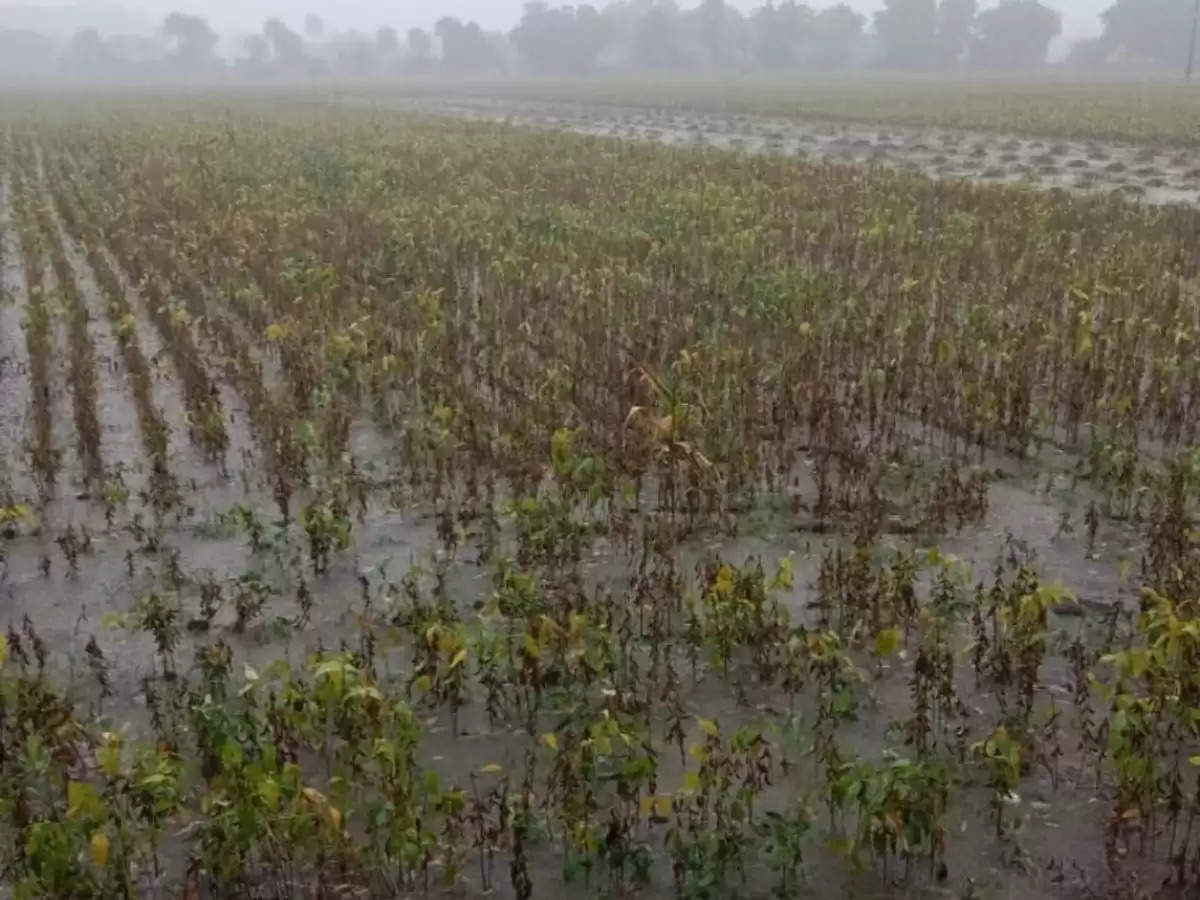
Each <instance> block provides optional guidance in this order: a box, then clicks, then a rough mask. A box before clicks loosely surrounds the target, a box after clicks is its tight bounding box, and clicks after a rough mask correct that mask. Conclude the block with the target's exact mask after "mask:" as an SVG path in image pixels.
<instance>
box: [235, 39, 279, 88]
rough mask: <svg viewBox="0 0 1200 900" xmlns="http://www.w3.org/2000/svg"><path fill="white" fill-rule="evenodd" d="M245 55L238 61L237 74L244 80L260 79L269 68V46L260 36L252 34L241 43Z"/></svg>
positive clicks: (267, 72)
mask: <svg viewBox="0 0 1200 900" xmlns="http://www.w3.org/2000/svg"><path fill="white" fill-rule="evenodd" d="M242 49H243V50H245V52H246V55H245V56H243V57H241V58H240V59H238V61H237V70H238V74H240V75H242V76H243V77H244V78H262V77H263V76H265V75H267V74H269V72H270V68H271V45H270V44H269V43H268V42H267V39H266V38H265V37H263V36H262V35H261V34H252V35H250V36H249V37H248V38H246V40H244V41H243V42H242Z"/></svg>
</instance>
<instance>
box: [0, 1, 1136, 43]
mask: <svg viewBox="0 0 1200 900" xmlns="http://www.w3.org/2000/svg"><path fill="white" fill-rule="evenodd" d="M559 2H565V0H551V5H558V3H559ZM578 2H583V0H578ZM677 2H678V3H679V6H681V7H683V8H690V7H692V6H695V5H696V4H697V3H698V2H699V0H677ZM727 2H730V3H731V4H732V5H734V6H737V7H739V8H741V9H743V10H748V9H751V8H753V7H755V6H758V5H761V0H727ZM809 2H810V3H812V5H814V6H817V7H822V6H827V5H830V3H831V2H833V0H809ZM847 2H849V3H850V5H851V6H853V7H854V8H856V9H857V10H859V11H860V12H863V13H867V14H870V13H872V12H874V11H875V10H876V9H878V8H879V7H880V6H881V5H882V0H847ZM1045 2H1046V3H1047V5H1049V6H1052V7H1054V8H1056V9H1058V10H1059V12H1061V13H1062V14H1063V37H1066V38H1076V37H1080V36H1087V35H1091V34H1095V33H1098V32H1099V31H1100V27H1099V24H1098V22H1097V19H1096V17H1097V16H1098V15H1099V13H1100V12H1101V11H1102V10H1103V9H1105V8H1107V7H1108V6H1110V5H1111V3H1112V0H1045ZM593 4H594V5H597V6H602V5H604V0H593ZM980 5H981V7H985V8H986V7H988V6H994V5H995V0H981V3H980ZM522 6H523V0H432V2H431V0H290V2H289V0H125V2H120V0H118V2H111V0H73V2H71V0H0V27H14V26H24V27H31V26H38V25H40V26H41V28H42V29H43V30H50V29H53V30H55V31H67V32H71V31H74V30H75V29H76V28H78V27H81V26H83V25H92V26H97V27H100V28H101V29H102V30H106V31H134V30H139V31H142V30H146V31H148V30H152V29H153V28H154V27H155V26H156V25H157V24H158V23H160V22H161V21H162V18H163V16H164V15H166V14H167V13H168V12H172V11H174V10H178V11H180V12H188V13H199V14H202V15H204V16H206V17H207V18H208V19H209V21H210V22H211V24H212V25H213V27H214V28H216V29H217V30H218V31H224V32H229V31H246V32H248V31H257V30H258V29H259V28H260V27H261V25H262V23H263V20H264V19H266V18H269V17H271V16H278V17H280V18H281V19H283V20H284V21H286V22H287V23H288V24H289V25H291V26H292V27H293V28H297V29H298V28H300V26H301V25H302V24H303V22H304V16H305V14H306V13H310V12H311V13H316V14H317V15H319V16H321V17H322V18H323V19H324V20H325V22H326V23H327V25H328V26H329V27H330V28H335V29H346V28H360V29H363V30H374V29H375V28H377V27H379V26H380V25H392V26H394V27H396V28H400V29H404V28H408V27H410V26H413V25H419V26H423V27H428V26H430V25H432V24H433V21H434V20H435V19H436V18H438V17H439V16H441V15H452V16H458V17H459V18H461V19H475V20H476V21H478V22H479V23H480V24H481V25H483V26H484V27H485V28H496V29H502V30H508V29H509V28H510V27H512V26H513V25H515V24H516V22H517V20H518V19H519V18H520V16H521V8H522ZM27 19H28V20H29V21H25V20H27ZM47 23H49V24H47ZM136 23H140V24H141V26H142V27H141V28H137V27H136ZM105 26H108V27H107V28H106V27H105Z"/></svg>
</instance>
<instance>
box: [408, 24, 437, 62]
mask: <svg viewBox="0 0 1200 900" xmlns="http://www.w3.org/2000/svg"><path fill="white" fill-rule="evenodd" d="M407 39H408V52H409V53H410V54H411V55H412V56H416V57H419V58H422V59H428V58H429V57H431V56H433V38H431V37H430V36H429V32H427V31H425V29H423V28H410V29H408V35H407Z"/></svg>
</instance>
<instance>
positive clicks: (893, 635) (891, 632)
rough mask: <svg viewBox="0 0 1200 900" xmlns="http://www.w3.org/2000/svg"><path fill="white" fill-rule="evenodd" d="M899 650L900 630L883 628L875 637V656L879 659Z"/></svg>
mask: <svg viewBox="0 0 1200 900" xmlns="http://www.w3.org/2000/svg"><path fill="white" fill-rule="evenodd" d="M899 649H900V629H899V628H885V629H883V631H881V632H879V634H877V635H875V655H876V656H878V657H879V658H880V659H885V658H886V657H889V656H891V655H892V654H893V653H895V652H896V651H897V650H899Z"/></svg>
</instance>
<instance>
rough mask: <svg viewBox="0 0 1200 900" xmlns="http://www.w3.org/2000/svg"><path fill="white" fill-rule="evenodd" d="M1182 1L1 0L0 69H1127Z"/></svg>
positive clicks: (1141, 64) (42, 74)
mask: <svg viewBox="0 0 1200 900" xmlns="http://www.w3.org/2000/svg"><path fill="white" fill-rule="evenodd" d="M1150 7H1153V8H1154V9H1151V8H1150ZM1192 9H1193V0H846V2H832V0H811V2H795V0H785V2H782V3H772V2H763V3H759V2H756V0H701V2H699V3H695V2H693V3H687V2H683V3H678V4H676V3H675V2H671V0H662V2H654V0H616V2H611V3H606V4H600V3H598V4H596V5H588V4H582V5H579V6H566V5H564V6H554V5H552V4H540V3H539V4H525V5H522V4H520V3H518V2H506V3H501V4H491V3H485V2H481V0H447V2H446V3H445V4H444V5H441V6H438V7H434V8H432V9H431V7H429V6H428V5H425V4H418V3H415V2H413V0H406V2H401V3H395V4H386V5H385V4H380V3H378V2H372V0H345V2H341V3H331V2H328V0H311V2H309V3H307V4H306V5H305V6H304V7H302V8H301V9H300V10H298V9H297V7H296V6H294V5H292V4H289V3H284V2H282V0H251V2H235V0H207V2H205V3H202V4H196V3H193V2H189V0H180V2H173V0H141V2H140V3H137V4H136V5H134V4H127V5H125V4H119V3H110V2H106V0H78V2H75V3H51V2H46V3H39V2H32V0H25V2H19V3H8V4H5V3H3V2H2V0H0V23H3V24H2V25H0V78H3V79H5V80H30V79H33V80H39V79H68V80H71V79H74V80H80V79H84V80H88V81H94V80H97V79H99V80H102V81H106V80H114V81H136V82H146V81H152V82H153V81H157V80H178V79H187V80H203V81H218V82H221V81H231V80H240V81H281V80H296V79H302V80H311V79H321V78H343V79H344V78H390V77H405V76H422V77H431V76H437V75H464V74H465V75H487V76H489V77H494V76H499V75H510V76H517V77H520V76H540V75H557V76H562V75H573V76H580V75H593V74H596V75H605V74H618V73H625V72H666V73H679V74H714V73H723V72H728V73H734V74H739V75H743V74H750V73H754V72H783V71H792V70H795V71H807V72H810V73H819V72H848V71H851V72H852V71H871V70H879V71H928V72H953V73H971V72H978V71H985V72H992V71H1004V70H1008V71H1020V72H1022V73H1024V74H1031V73H1034V74H1035V73H1036V71H1037V69H1038V68H1041V67H1044V66H1047V65H1053V66H1058V67H1061V68H1066V69H1068V70H1070V71H1078V72H1093V71H1104V70H1108V71H1111V72H1117V73H1122V72H1126V73H1128V72H1137V73H1144V72H1146V71H1148V70H1149V71H1153V70H1164V71H1171V70H1178V69H1180V68H1181V67H1182V65H1183V60H1184V58H1185V57H1186V52H1187V47H1186V34H1187V33H1188V32H1189V26H1190V22H1191V16H1192ZM1181 36H1183V37H1181Z"/></svg>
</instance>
